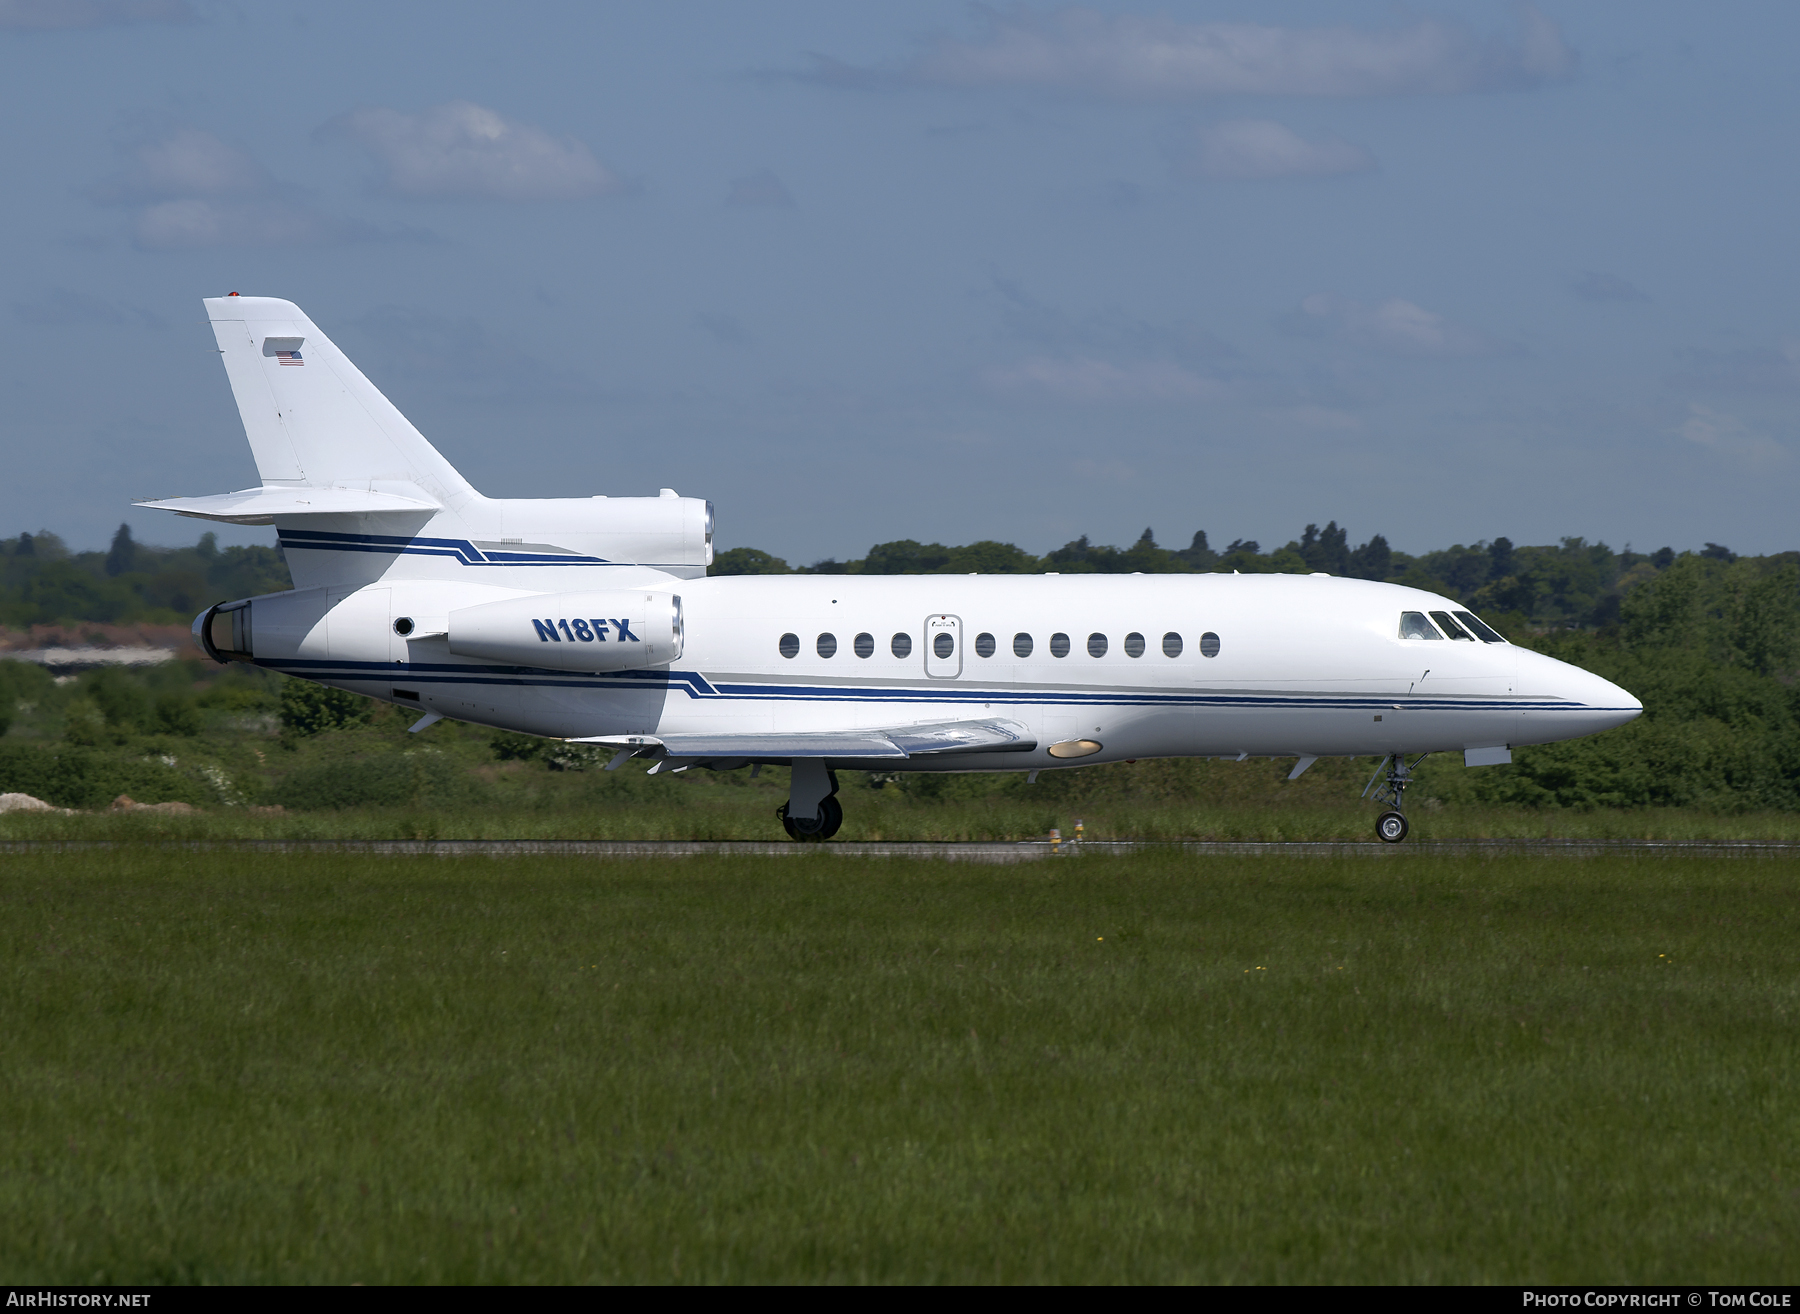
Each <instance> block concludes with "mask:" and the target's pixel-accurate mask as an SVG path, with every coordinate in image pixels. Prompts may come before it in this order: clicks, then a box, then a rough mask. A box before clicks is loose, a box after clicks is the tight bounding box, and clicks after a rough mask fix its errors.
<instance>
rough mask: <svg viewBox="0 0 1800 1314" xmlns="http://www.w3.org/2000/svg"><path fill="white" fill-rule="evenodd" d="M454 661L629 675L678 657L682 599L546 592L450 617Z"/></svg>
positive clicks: (448, 631)
mask: <svg viewBox="0 0 1800 1314" xmlns="http://www.w3.org/2000/svg"><path fill="white" fill-rule="evenodd" d="M444 637H445V640H446V642H447V644H448V646H449V649H450V653H451V655H452V656H454V657H480V658H485V659H486V660H488V661H492V662H507V663H509V664H511V665H515V666H535V667H539V668H541V669H544V670H551V671H631V670H637V669H640V668H642V667H647V666H666V665H668V664H669V663H670V662H674V661H679V660H680V659H681V598H680V597H679V596H677V595H676V594H673V593H653V592H647V591H639V590H633V589H607V590H602V591H597V592H592V593H545V594H540V595H538V596H536V597H530V598H513V599H510V600H508V601H506V602H488V603H483V604H482V605H481V606H479V607H464V608H462V609H460V610H458V611H453V612H451V613H450V623H449V625H448V627H447V628H446V631H445V635H444Z"/></svg>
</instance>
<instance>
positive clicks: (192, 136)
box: [94, 128, 275, 201]
mask: <svg viewBox="0 0 1800 1314" xmlns="http://www.w3.org/2000/svg"><path fill="white" fill-rule="evenodd" d="M128 155H129V158H130V163H129V164H128V165H127V166H126V168H125V171H124V172H123V173H121V174H119V175H118V176H117V177H115V178H113V179H112V180H111V181H109V182H107V183H104V184H102V185H101V186H100V187H97V188H95V189H94V195H95V197H96V199H98V200H102V201H150V200H164V199H168V198H171V197H182V196H225V195H237V196H258V195H263V194H266V193H268V192H272V191H274V190H275V180H274V179H273V178H271V177H270V176H269V174H268V172H267V171H266V170H265V169H264V168H263V167H262V166H261V165H260V164H258V163H257V162H256V161H255V160H253V159H251V158H250V156H249V155H248V154H247V153H246V152H245V151H244V150H243V149H242V148H241V147H238V146H233V145H232V144H231V143H229V142H226V141H223V140H221V139H220V138H218V137H215V136H214V135H213V134H212V133H210V132H203V131H201V130H200V129H199V128H176V129H174V130H173V131H170V132H167V133H164V134H163V135H162V136H160V137H154V138H151V139H149V140H147V141H141V142H139V143H138V144H137V145H135V146H133V147H131V148H130V149H129V151H128Z"/></svg>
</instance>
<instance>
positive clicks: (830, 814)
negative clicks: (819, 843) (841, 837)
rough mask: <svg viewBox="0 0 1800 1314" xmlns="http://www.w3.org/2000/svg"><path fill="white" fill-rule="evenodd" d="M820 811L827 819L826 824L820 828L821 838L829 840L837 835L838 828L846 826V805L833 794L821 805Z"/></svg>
mask: <svg viewBox="0 0 1800 1314" xmlns="http://www.w3.org/2000/svg"><path fill="white" fill-rule="evenodd" d="M819 811H820V813H821V814H823V816H824V818H825V824H824V825H823V826H821V827H820V828H819V838H820V839H822V840H828V839H830V838H831V837H832V836H833V835H835V834H837V833H838V828H839V827H840V826H842V825H843V824H844V805H843V804H842V803H840V802H838V801H837V795H836V794H833V795H832V796H831V797H830V798H828V799H826V800H825V801H824V802H823V803H821V804H819Z"/></svg>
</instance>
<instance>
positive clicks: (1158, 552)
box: [707, 520, 1800, 632]
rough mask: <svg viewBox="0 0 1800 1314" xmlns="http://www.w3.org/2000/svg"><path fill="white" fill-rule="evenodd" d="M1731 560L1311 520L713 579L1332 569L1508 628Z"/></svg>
mask: <svg viewBox="0 0 1800 1314" xmlns="http://www.w3.org/2000/svg"><path fill="white" fill-rule="evenodd" d="M1684 555H1685V556H1692V557H1695V558H1696V559H1698V560H1702V561H1708V562H1716V563H1719V564H1721V565H1727V566H1728V565H1731V564H1733V563H1735V562H1737V561H1738V560H1739V557H1738V555H1737V554H1736V553H1734V552H1733V551H1731V549H1730V548H1727V547H1724V546H1721V545H1720V544H1717V543H1708V544H1706V545H1705V546H1704V547H1703V548H1701V549H1700V550H1699V551H1697V552H1691V553H1677V552H1676V551H1675V549H1673V548H1669V547H1664V548H1659V549H1657V550H1656V551H1655V552H1633V551H1631V550H1630V549H1629V548H1627V549H1625V550H1624V551H1621V552H1615V551H1613V550H1612V549H1611V548H1610V547H1608V546H1607V545H1606V544H1604V543H1590V542H1588V541H1587V540H1586V539H1585V538H1564V539H1562V540H1561V541H1559V542H1557V543H1554V544H1550V545H1545V546H1538V547H1523V546H1515V545H1514V544H1513V542H1512V540H1511V539H1508V538H1496V539H1493V540H1491V541H1486V540H1484V541H1482V542H1478V543H1475V544H1472V545H1464V544H1461V543H1458V544H1455V545H1454V546H1452V547H1448V548H1442V549H1439V550H1437V551H1434V552H1425V553H1421V554H1420V555H1418V556H1412V555H1409V554H1407V553H1405V552H1396V551H1395V550H1394V549H1393V548H1391V547H1390V546H1389V545H1388V541H1387V539H1386V538H1385V537H1384V536H1383V535H1381V534H1375V535H1372V536H1371V537H1370V538H1369V539H1368V540H1367V541H1366V542H1364V543H1362V544H1361V545H1359V546H1355V547H1352V546H1351V544H1350V536H1349V532H1348V531H1347V530H1346V529H1344V528H1343V527H1341V526H1340V525H1339V524H1338V523H1337V521H1335V520H1333V521H1331V522H1329V523H1327V524H1326V525H1325V527H1324V528H1323V529H1321V528H1320V527H1319V526H1318V525H1316V524H1309V525H1307V526H1306V528H1305V529H1304V530H1303V531H1302V532H1301V535H1300V537H1299V538H1297V539H1294V540H1291V541H1290V542H1288V543H1286V544H1284V545H1282V546H1281V547H1278V548H1273V549H1271V550H1270V551H1268V552H1264V551H1263V549H1262V545H1261V544H1260V543H1258V542H1256V541H1255V540H1254V539H1250V540H1245V539H1237V540H1234V541H1233V542H1231V543H1229V544H1227V545H1225V547H1223V548H1222V549H1217V550H1215V549H1214V548H1213V547H1212V546H1211V545H1210V544H1209V543H1208V541H1207V536H1206V531H1205V530H1198V531H1196V532H1195V534H1194V537H1193V540H1192V542H1190V543H1189V544H1188V546H1187V547H1185V548H1165V547H1162V546H1160V545H1159V544H1158V543H1157V541H1156V534H1155V531H1154V530H1152V529H1146V530H1144V532H1143V534H1142V535H1141V536H1140V537H1139V539H1138V541H1137V542H1136V543H1134V544H1132V545H1131V546H1130V547H1128V548H1118V547H1109V546H1102V545H1098V544H1095V543H1093V542H1091V541H1089V539H1088V537H1087V536H1086V535H1083V536H1082V537H1080V538H1078V539H1075V540H1074V541H1073V542H1071V543H1065V544H1064V545H1063V546H1062V547H1060V548H1057V549H1056V550H1055V551H1053V552H1047V553H1045V554H1044V555H1043V556H1041V557H1035V556H1032V555H1031V554H1030V553H1029V552H1026V551H1024V550H1023V549H1021V548H1018V547H1016V546H1014V545H1013V544H1011V543H999V542H995V541H992V540H983V541H981V542H978V543H970V544H967V545H964V546H961V547H946V546H944V545H943V544H942V543H920V542H918V541H916V540H914V539H910V538H907V539H900V540H898V541H896V542H892V543H877V544H876V545H875V546H874V547H872V548H870V549H869V551H868V553H867V554H866V555H865V556H863V557H861V558H859V559H857V560H855V561H836V560H833V559H830V558H827V559H825V560H823V561H816V562H814V563H813V564H812V565H810V566H800V567H791V566H789V565H788V563H787V562H785V561H783V560H782V559H781V558H780V557H776V556H772V555H771V554H769V553H767V552H764V551H761V550H760V549H757V548H750V547H739V548H730V549H727V550H726V551H723V552H720V553H719V554H718V555H717V557H716V559H715V560H714V562H713V565H712V568H711V570H709V571H708V572H707V573H708V574H711V575H786V574H814V575H933V574H942V575H967V574H971V573H978V574H983V575H1006V574H1015V575H1035V574H1041V573H1044V572H1049V571H1055V572H1059V573H1061V574H1065V575H1075V574H1102V575H1108V574H1111V575H1126V574H1131V573H1133V572H1142V573H1143V574H1146V575H1150V574H1185V573H1192V572H1209V571H1224V572H1230V571H1234V570H1235V571H1240V572H1242V573H1243V574H1246V575H1252V574H1280V573H1286V574H1309V573H1312V572H1314V571H1323V572H1325V573H1326V574H1330V575H1343V576H1348V577H1349V578H1352V579H1370V580H1384V581H1386V582H1388V583H1392V584H1405V585H1409V586H1411V587H1413V588H1420V589H1425V590H1427V591H1428V592H1432V593H1439V594H1442V595H1444V596H1446V597H1451V598H1455V599H1456V600H1457V601H1459V602H1461V603H1463V604H1464V605H1466V606H1468V607H1469V608H1470V609H1472V610H1474V611H1477V612H1480V613H1481V614H1483V615H1484V616H1487V617H1489V618H1490V620H1492V621H1493V622H1495V623H1497V624H1499V626H1500V628H1502V629H1503V630H1510V631H1515V632H1523V631H1526V630H1545V629H1604V628H1607V627H1608V626H1611V625H1615V624H1616V623H1617V622H1618V620H1619V617H1620V608H1621V605H1622V603H1623V601H1624V599H1625V597H1626V596H1627V595H1628V594H1629V593H1631V592H1632V591H1633V590H1634V589H1636V588H1638V587H1639V586H1640V585H1642V584H1644V583H1646V582H1648V581H1650V580H1653V579H1656V578H1658V577H1659V576H1660V575H1661V574H1662V573H1663V572H1665V571H1667V570H1668V569H1670V567H1672V566H1673V565H1674V564H1675V562H1676V561H1677V560H1678V559H1679V557H1681V556H1684ZM1745 560H1747V561H1749V562H1751V563H1752V564H1751V565H1750V566H1749V567H1748V568H1747V569H1749V570H1750V571H1752V572H1754V573H1756V574H1758V575H1762V574H1768V573H1770V572H1774V571H1779V570H1780V569H1781V568H1782V567H1783V566H1784V565H1785V566H1793V565H1795V564H1796V563H1800V552H1783V553H1777V554H1775V555H1772V556H1767V557H1754V558H1745Z"/></svg>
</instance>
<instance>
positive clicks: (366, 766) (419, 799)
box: [270, 749, 485, 810]
mask: <svg viewBox="0 0 1800 1314" xmlns="http://www.w3.org/2000/svg"><path fill="white" fill-rule="evenodd" d="M484 792H485V791H484V789H483V788H482V786H481V784H480V782H479V781H478V780H476V778H475V777H473V776H471V775H470V774H469V773H468V772H467V771H465V770H464V769H463V768H462V767H461V765H460V764H458V763H456V762H455V761H453V760H451V759H450V758H447V757H445V756H443V755H442V754H441V753H437V752H433V751H431V750H429V749H409V750H407V751H405V752H402V753H395V754H391V755H388V756H384V757H371V758H363V759H361V760H354V761H341V762H328V763H321V764H320V765H317V766H306V767H301V768H299V769H298V770H295V771H292V772H290V773H289V774H288V776H287V777H286V779H284V780H283V781H281V783H280V784H278V785H277V786H276V787H275V788H274V789H273V790H272V791H271V793H270V798H272V799H273V800H274V801H276V802H278V803H280V804H282V805H283V806H284V807H289V808H317V809H331V810H342V809H344V808H358V807H407V806H420V807H455V806H459V805H467V804H472V803H477V802H481V801H483V800H482V798H481V796H482V794H483V793H484Z"/></svg>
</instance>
